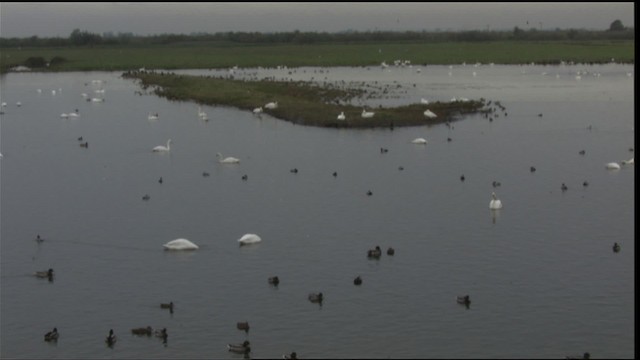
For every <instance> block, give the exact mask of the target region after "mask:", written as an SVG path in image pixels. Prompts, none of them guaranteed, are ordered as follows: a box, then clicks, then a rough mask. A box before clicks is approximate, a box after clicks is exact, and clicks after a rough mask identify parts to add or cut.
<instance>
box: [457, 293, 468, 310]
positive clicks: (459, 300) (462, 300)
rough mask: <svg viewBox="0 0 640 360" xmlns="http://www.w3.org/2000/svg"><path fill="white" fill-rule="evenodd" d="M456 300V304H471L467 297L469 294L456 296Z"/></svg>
mask: <svg viewBox="0 0 640 360" xmlns="http://www.w3.org/2000/svg"><path fill="white" fill-rule="evenodd" d="M456 302H457V303H458V304H463V305H466V306H467V308H468V307H469V304H471V300H470V299H469V295H465V296H456Z"/></svg>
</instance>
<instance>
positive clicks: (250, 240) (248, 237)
mask: <svg viewBox="0 0 640 360" xmlns="http://www.w3.org/2000/svg"><path fill="white" fill-rule="evenodd" d="M261 241H262V238H260V236H258V235H256V234H244V235H243V236H242V237H241V238H240V239H238V242H239V243H240V246H242V245H250V244H255V243H259V242H261Z"/></svg>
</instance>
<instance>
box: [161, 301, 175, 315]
mask: <svg viewBox="0 0 640 360" xmlns="http://www.w3.org/2000/svg"><path fill="white" fill-rule="evenodd" d="M160 308H161V309H169V311H170V312H172V313H173V301H171V302H169V303H168V304H167V303H161V304H160Z"/></svg>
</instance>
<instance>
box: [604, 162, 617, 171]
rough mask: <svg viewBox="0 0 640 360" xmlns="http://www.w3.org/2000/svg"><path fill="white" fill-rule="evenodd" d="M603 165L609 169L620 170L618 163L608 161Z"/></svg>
mask: <svg viewBox="0 0 640 360" xmlns="http://www.w3.org/2000/svg"><path fill="white" fill-rule="evenodd" d="M605 167H606V168H607V169H609V170H620V165H619V164H618V163H615V162H610V163H608V164H607V165H605Z"/></svg>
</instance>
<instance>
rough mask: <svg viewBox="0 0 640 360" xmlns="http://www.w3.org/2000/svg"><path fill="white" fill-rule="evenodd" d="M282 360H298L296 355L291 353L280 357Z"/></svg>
mask: <svg viewBox="0 0 640 360" xmlns="http://www.w3.org/2000/svg"><path fill="white" fill-rule="evenodd" d="M282 358H283V359H291V360H296V359H298V354H296V352H295V351H294V352H292V353H291V354H284V355H282Z"/></svg>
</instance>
